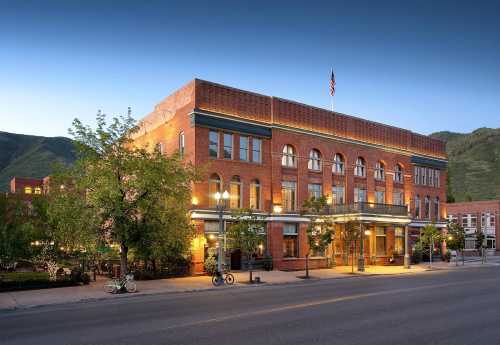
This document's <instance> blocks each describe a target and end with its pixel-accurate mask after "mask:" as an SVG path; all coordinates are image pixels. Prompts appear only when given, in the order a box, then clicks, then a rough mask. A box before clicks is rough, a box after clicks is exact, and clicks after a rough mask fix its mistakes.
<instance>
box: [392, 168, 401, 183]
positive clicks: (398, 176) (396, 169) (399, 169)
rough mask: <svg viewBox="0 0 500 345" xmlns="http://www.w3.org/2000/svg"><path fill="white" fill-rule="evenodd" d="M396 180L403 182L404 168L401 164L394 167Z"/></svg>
mask: <svg viewBox="0 0 500 345" xmlns="http://www.w3.org/2000/svg"><path fill="white" fill-rule="evenodd" d="M394 182H398V183H403V168H402V167H401V165H399V164H396V166H395V167H394Z"/></svg>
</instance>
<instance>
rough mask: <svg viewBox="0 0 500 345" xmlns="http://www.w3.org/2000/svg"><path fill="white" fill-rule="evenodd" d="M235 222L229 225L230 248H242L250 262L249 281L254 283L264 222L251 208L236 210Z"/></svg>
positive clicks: (233, 217) (233, 216)
mask: <svg viewBox="0 0 500 345" xmlns="http://www.w3.org/2000/svg"><path fill="white" fill-rule="evenodd" d="M232 219H233V222H234V223H233V224H232V225H231V226H230V227H228V230H227V234H226V235H227V238H228V246H229V247H230V248H234V249H239V250H241V252H242V254H243V255H244V256H245V257H246V259H247V262H248V272H249V282H250V283H253V275H252V274H253V265H254V261H255V256H256V254H257V252H258V249H259V246H260V245H262V242H263V235H264V231H263V229H264V223H263V222H262V220H260V219H259V217H258V216H257V215H256V214H255V213H253V212H252V210H250V209H244V210H235V211H234V212H233V213H232Z"/></svg>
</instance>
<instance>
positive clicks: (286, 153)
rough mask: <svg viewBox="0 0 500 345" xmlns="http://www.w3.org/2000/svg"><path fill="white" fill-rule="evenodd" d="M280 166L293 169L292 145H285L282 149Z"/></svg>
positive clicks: (294, 161) (294, 164)
mask: <svg viewBox="0 0 500 345" xmlns="http://www.w3.org/2000/svg"><path fill="white" fill-rule="evenodd" d="M281 165H282V166H284V167H289V168H295V167H296V159H295V150H294V149H293V146H292V145H285V146H284V147H283V156H282V157H281Z"/></svg>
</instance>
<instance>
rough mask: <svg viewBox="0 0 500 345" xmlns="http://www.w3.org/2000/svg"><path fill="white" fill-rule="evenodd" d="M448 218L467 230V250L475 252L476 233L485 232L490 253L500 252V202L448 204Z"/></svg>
mask: <svg viewBox="0 0 500 345" xmlns="http://www.w3.org/2000/svg"><path fill="white" fill-rule="evenodd" d="M446 211H447V218H448V220H449V221H450V222H457V223H458V224H460V225H462V226H463V228H464V229H465V234H466V239H465V249H466V251H474V250H475V248H476V232H479V231H481V232H483V233H484V235H485V237H486V245H487V247H488V248H489V249H490V252H495V251H499V250H500V245H499V246H498V247H497V243H500V242H499V241H500V231H497V229H498V224H499V222H500V200H491V201H470V202H457V203H450V204H446Z"/></svg>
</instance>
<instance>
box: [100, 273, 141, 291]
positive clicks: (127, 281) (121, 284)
mask: <svg viewBox="0 0 500 345" xmlns="http://www.w3.org/2000/svg"><path fill="white" fill-rule="evenodd" d="M104 291H106V292H108V293H118V292H122V291H126V292H136V291H137V285H136V284H135V282H134V275H133V274H127V275H126V276H125V277H124V278H122V279H112V280H110V281H108V282H107V283H106V285H104Z"/></svg>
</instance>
